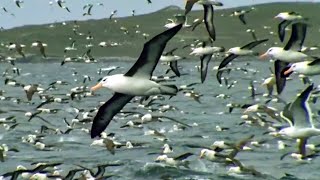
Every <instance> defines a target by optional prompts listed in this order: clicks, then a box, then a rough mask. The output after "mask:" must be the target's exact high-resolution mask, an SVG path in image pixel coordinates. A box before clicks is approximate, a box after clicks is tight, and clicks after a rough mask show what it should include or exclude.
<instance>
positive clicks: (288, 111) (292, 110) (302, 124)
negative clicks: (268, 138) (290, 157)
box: [279, 84, 320, 156]
mask: <svg viewBox="0 0 320 180" xmlns="http://www.w3.org/2000/svg"><path fill="white" fill-rule="evenodd" d="M312 90H313V84H311V85H310V86H308V87H307V88H306V89H305V90H304V91H303V92H302V93H301V94H300V95H299V96H298V97H297V98H296V99H295V100H294V101H293V102H292V103H291V104H290V105H288V106H287V107H285V109H284V110H283V112H282V117H283V118H284V119H285V120H287V121H288V123H289V125H290V126H289V127H287V128H283V129H281V130H280V132H279V134H280V135H284V136H288V137H290V138H297V139H300V144H299V151H300V154H302V156H305V155H306V150H305V146H306V144H307V140H308V138H309V137H312V136H319V135H320V129H317V128H316V127H314V124H313V119H312V112H311V108H310V106H309V103H308V100H309V98H310V95H311V91H312Z"/></svg>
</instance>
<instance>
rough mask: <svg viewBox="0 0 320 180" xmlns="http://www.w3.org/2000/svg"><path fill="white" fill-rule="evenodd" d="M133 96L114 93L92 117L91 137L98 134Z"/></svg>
mask: <svg viewBox="0 0 320 180" xmlns="http://www.w3.org/2000/svg"><path fill="white" fill-rule="evenodd" d="M133 97H134V96H131V95H126V94H121V93H115V94H114V95H113V96H112V98H111V99H109V100H108V101H107V102H106V103H104V104H103V105H102V106H101V107H100V108H99V110H98V112H97V114H96V116H95V117H94V119H93V124H92V127H91V138H94V137H96V136H99V135H100V133H101V132H102V131H104V130H105V129H106V128H107V126H108V125H109V123H110V121H111V120H112V118H113V116H115V115H116V114H117V113H118V112H119V111H120V110H121V109H122V108H123V107H124V106H125V105H126V104H127V103H128V102H129V101H130V100H131V99H132V98H133Z"/></svg>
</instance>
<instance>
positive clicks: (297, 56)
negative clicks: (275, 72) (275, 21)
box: [260, 47, 308, 62]
mask: <svg viewBox="0 0 320 180" xmlns="http://www.w3.org/2000/svg"><path fill="white" fill-rule="evenodd" d="M267 56H268V57H270V58H272V59H278V60H280V61H284V62H300V61H304V60H306V59H307V58H308V55H306V54H304V53H302V52H299V51H294V50H284V49H283V48H282V47H271V48H269V49H268V50H267V52H266V53H264V54H262V55H261V56H260V58H265V57H267Z"/></svg>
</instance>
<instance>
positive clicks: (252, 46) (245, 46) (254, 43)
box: [240, 39, 269, 49]
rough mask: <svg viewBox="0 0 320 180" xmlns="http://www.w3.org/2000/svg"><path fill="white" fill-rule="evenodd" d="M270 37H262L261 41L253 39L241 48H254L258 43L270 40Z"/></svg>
mask: <svg viewBox="0 0 320 180" xmlns="http://www.w3.org/2000/svg"><path fill="white" fill-rule="evenodd" d="M268 40H269V39H262V40H259V41H252V42H250V43H248V44H246V45H244V46H242V47H241V48H240V49H252V48H254V47H256V46H257V45H259V44H261V43H264V42H266V41H268Z"/></svg>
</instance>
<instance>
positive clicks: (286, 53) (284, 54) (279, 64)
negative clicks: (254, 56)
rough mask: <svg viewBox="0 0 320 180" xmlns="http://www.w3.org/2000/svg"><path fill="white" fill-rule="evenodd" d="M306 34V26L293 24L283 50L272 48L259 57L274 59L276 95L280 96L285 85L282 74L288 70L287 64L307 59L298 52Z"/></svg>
mask: <svg viewBox="0 0 320 180" xmlns="http://www.w3.org/2000/svg"><path fill="white" fill-rule="evenodd" d="M306 33H307V24H305V23H301V22H298V23H294V24H292V31H291V36H290V39H289V41H288V43H287V44H286V46H285V47H284V48H281V47H272V48H269V49H268V51H267V52H266V53H264V54H262V55H261V56H260V58H264V57H267V56H270V57H271V58H274V59H276V61H275V62H274V72H275V77H276V85H277V92H278V94H281V92H282V91H283V89H284V87H285V85H286V77H285V76H284V74H283V72H284V71H285V70H286V69H287V68H288V65H289V62H299V61H303V60H305V59H306V58H307V57H308V56H307V55H305V54H304V53H301V52H300V51H301V48H302V45H303V43H304V40H305V37H306Z"/></svg>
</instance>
